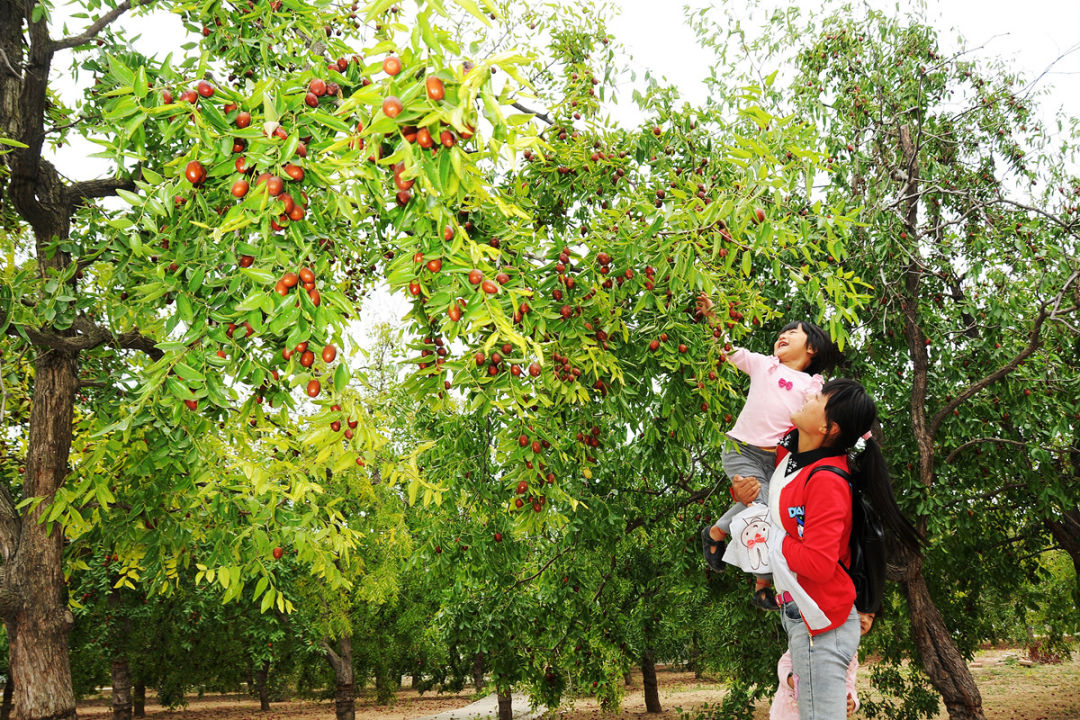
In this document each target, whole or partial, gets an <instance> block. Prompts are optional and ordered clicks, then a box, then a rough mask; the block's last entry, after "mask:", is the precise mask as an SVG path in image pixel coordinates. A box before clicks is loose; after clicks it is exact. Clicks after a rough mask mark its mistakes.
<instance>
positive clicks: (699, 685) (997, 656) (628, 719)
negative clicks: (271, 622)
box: [79, 650, 1080, 720]
mask: <svg viewBox="0 0 1080 720" xmlns="http://www.w3.org/2000/svg"><path fill="white" fill-rule="evenodd" d="M1021 658H1022V652H1017V651H1014V650H987V651H983V652H980V653H979V654H978V656H977V657H976V659H975V662H974V663H972V669H971V671H972V674H973V675H974V677H975V682H976V683H978V685H979V690H980V691H981V692H982V696H983V706H984V709H985V711H986V717H987V719H988V720H1078V719H1080V657H1074V658H1073V659H1072V660H1071V661H1068V662H1065V663H1062V664H1060V665H1035V666H1032V667H1025V666H1023V665H1021V664H1020V663H1019V662H1018V661H1019V660H1020V659H1021ZM658 680H659V684H660V702H661V705H662V707H663V712H662V713H661V714H659V715H650V714H648V713H646V712H645V700H644V696H643V695H642V689H641V676H640V675H639V674H635V676H634V677H633V679H632V682H631V684H630V686H629V687H628V688H627V695H626V698H625V699H624V700H623V704H622V708H621V710H620V711H619V712H618V713H617V714H613V715H609V716H608V717H610V718H612V720H679V717H680V712H679V709H680V708H681V710H682V712H683V713H687V714H689V715H690V717H693V716H694V715H695V714H697V711H698V709H700V708H701V707H702V706H703V705H705V704H709V705H714V704H715V703H717V702H719V701H720V700H721V699H722V698H723V695H724V689H723V686H721V685H720V684H719V683H718V682H716V680H715V679H709V678H704V679H700V680H698V679H695V678H694V675H693V673H688V672H679V671H675V670H671V669H663V668H661V669H660V670H659V672H658ZM859 685H860V692H863V693H866V692H869V683H868V674H863V676H862V677H860V682H859ZM474 699H475V696H473V695H472V694H471V693H460V694H445V695H438V694H433V693H426V694H425V695H424V696H422V697H421V696H419V695H418V694H417V693H416V692H414V691H411V690H402V691H401V692H399V693H398V699H397V702H395V703H394V704H393V705H389V706H386V705H377V704H375V701H374V699H373V698H361V699H359V700H358V701H357V707H356V716H357V720H418V719H419V718H424V717H428V716H431V715H436V714H438V713H441V712H445V711H447V710H455V709H458V708H461V707H464V706H466V705H469V704H470V703H471V702H472V701H473V700H474ZM148 700H149V698H148ZM146 715H147V717H151V718H153V717H157V718H161V719H164V718H168V719H169V720H210V719H211V718H212V719H214V720H218V719H220V720H315V718H320V719H324V718H325V719H327V720H330V719H332V718H333V717H334V709H333V704H332V703H328V702H322V703H316V702H304V701H293V702H283V703H274V704H273V706H272V708H271V710H270V711H269V712H266V713H262V712H259V705H258V702H256V701H253V700H252V699H251V698H250V697H248V696H245V695H228V696H210V697H204V698H199V699H194V698H193V699H192V701H191V703H190V704H189V705H188V706H187V708H185V709H183V710H176V711H169V710H165V709H163V708H161V707H159V706H158V705H156V704H152V703H148V704H147V708H146ZM109 716H110V709H109V707H108V704H107V700H92V701H87V702H85V703H80V705H79V717H80V718H108V717H109ZM554 716H555V720H597V718H602V717H603V715H602V713H601V712H600V709H599V706H598V705H597V703H596V702H595V701H593V700H590V699H582V700H578V701H576V702H574V703H573V704H572V705H571V704H569V703H567V704H566V705H564V707H562V708H560V709H559V710H557V711H556V712H555V713H554ZM768 717H769V708H768V703H767V702H762V703H761V704H759V706H758V707H757V709H756V712H755V713H754V720H768ZM946 718H947V715H946V713H945V712H944V710H942V712H940V713H939V714H938V716H937V718H936V719H935V720H946ZM605 720H606V719H605Z"/></svg>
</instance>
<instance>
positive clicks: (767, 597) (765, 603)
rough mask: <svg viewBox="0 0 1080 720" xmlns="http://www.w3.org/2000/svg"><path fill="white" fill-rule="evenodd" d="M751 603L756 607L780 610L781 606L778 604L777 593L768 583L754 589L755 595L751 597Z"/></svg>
mask: <svg viewBox="0 0 1080 720" xmlns="http://www.w3.org/2000/svg"><path fill="white" fill-rule="evenodd" d="M750 604H751V605H753V606H754V607H759V608H761V609H762V610H770V611H771V610H779V609H780V606H779V605H777V604H776V593H774V592H773V589H772V588H771V587H769V586H768V585H766V586H765V587H759V588H758V589H757V590H755V591H754V596H753V597H752V598H751V599H750Z"/></svg>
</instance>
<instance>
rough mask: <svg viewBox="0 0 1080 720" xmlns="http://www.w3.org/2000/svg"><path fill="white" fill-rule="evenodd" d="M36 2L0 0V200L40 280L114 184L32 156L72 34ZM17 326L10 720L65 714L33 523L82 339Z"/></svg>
mask: <svg viewBox="0 0 1080 720" xmlns="http://www.w3.org/2000/svg"><path fill="white" fill-rule="evenodd" d="M36 5H37V1H36V0H0V133H2V134H3V135H5V136H6V137H9V138H13V139H15V140H18V141H19V142H21V143H23V144H24V145H25V147H22V148H15V149H13V150H12V151H11V152H9V153H6V154H4V155H3V156H2V158H0V162H3V163H5V164H6V165H7V168H8V171H9V172H8V173H7V174H6V176H5V177H4V182H5V184H4V185H2V186H0V196H2V197H3V199H4V201H5V202H10V205H11V206H12V207H13V208H14V209H15V211H16V213H17V214H18V216H19V217H20V218H21V219H22V220H24V221H25V222H26V223H27V224H28V225H29V226H30V228H31V230H32V232H33V236H34V242H35V255H36V261H37V267H38V271H39V272H40V273H41V274H42V275H43V276H44V275H46V274H48V273H50V272H54V271H60V270H63V268H65V267H66V266H67V265H69V264H70V263H71V258H70V257H69V256H68V255H67V254H66V253H64V252H53V251H52V249H53V248H54V247H55V245H54V244H55V242H56V241H57V240H64V239H65V238H67V237H68V232H69V227H70V219H71V216H72V213H73V212H74V209H75V208H76V207H77V206H78V204H79V203H81V202H82V201H83V200H84V199H85V198H86V197H87V195H85V194H83V193H84V191H85V192H90V193H99V192H100V193H102V194H110V193H109V192H106V191H107V190H109V188H111V192H115V188H116V187H120V186H121V185H119V184H116V183H115V182H113V181H105V182H103V183H102V182H96V181H95V182H93V183H92V188H91V187H90V186H80V185H78V184H75V185H67V184H65V183H64V182H63V180H62V178H61V177H60V175H59V173H58V172H57V171H56V168H55V167H53V166H52V164H50V163H49V162H47V161H46V160H44V159H43V158H42V156H41V152H42V147H43V143H44V139H45V109H46V103H47V101H48V92H47V91H48V80H49V70H50V68H51V65H52V61H53V55H54V53H55V52H56V51H57V50H58V49H63V48H66V47H72V46H73V45H71V44H70V43H76V44H79V43H80V42H81V39H80V38H81V36H79V37H76V38H72V39H71V40H70V41H68V44H65V43H64V42H60V43H57V42H56V41H54V40H53V39H52V38H50V37H49V31H48V25H47V15H48V13H42V15H41V17H40V18H38V19H37V20H36V21H34V20H33V13H34V8H35V6H36ZM126 7H127V5H126V3H125V7H124V9H126ZM122 12H123V10H118V11H111V12H110V13H108V14H107V15H108V18H106V17H105V16H103V18H102V20H101V21H100V22H96V23H94V24H93V25H92V26H91V27H90V28H88V30H87V33H89V34H90V35H92V34H96V33H97V32H98V31H100V29H101V28H102V27H104V25H105V24H107V23H108V22H111V20H112V19H115V18H116V17H117V16H118V15H119V14H120V13H122ZM85 34H86V33H84V35H85ZM88 37H89V36H88ZM24 330H26V331H27V334H28V335H30V337H31V340H32V341H33V343H34V345H35V349H36V361H35V375H34V387H33V395H32V400H31V403H32V404H31V411H30V425H29V437H28V452H27V458H26V474H25V479H24V486H23V496H24V497H39V498H42V499H43V501H42V502H41V504H39V505H38V507H37V508H36V509H35V510H33V511H32V512H31V513H29V514H28V516H26V517H23V518H18V516H17V515H12V516H11V517H6V516H5V518H4V520H5V521H4V527H3V531H2V532H0V545H2V547H0V551H2V556H3V558H4V561H5V564H4V568H3V571H4V572H3V574H2V576H0V614H2V615H3V620H4V623H5V625H6V626H7V630H8V640H9V646H10V680H11V686H12V691H13V692H12V700H11V701H12V715H13V717H14V718H15V720H67V719H68V718H74V717H75V694H74V692H73V689H72V683H71V669H70V664H69V658H68V635H69V633H70V630H71V626H72V624H73V618H72V616H71V613H70V612H69V611H68V609H67V602H66V597H65V589H64V579H63V573H62V569H61V559H62V550H63V533H62V532H60V531H59V530H57V529H56V528H50V527H49V526H47V525H45V524H39V522H38V519H39V518H40V517H41V515H42V514H43V513H45V512H47V511H48V508H49V501H50V500H51V499H52V497H53V496H54V495H55V493H56V491H57V489H58V488H59V487H60V486H61V484H62V483H63V481H64V478H65V477H66V476H67V464H68V454H69V451H70V448H71V434H72V415H73V403H74V398H75V391H76V389H77V387H78V365H77V357H78V352H79V349H81V347H89V346H90V345H89V344H85V345H81V347H80V346H79V344H78V343H81V342H85V341H86V338H81V339H77V340H78V342H77V343H76V344H75V345H68V342H69V340H70V339H71V338H72V337H74V336H75V335H76V334H77V333H76V331H75V330H72V329H68V330H65V331H63V332H54V331H53V330H52V329H49V328H24ZM31 333H33V334H32V335H31ZM15 523H17V524H15ZM50 530H51V531H52V532H49V531H50Z"/></svg>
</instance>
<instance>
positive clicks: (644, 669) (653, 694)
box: [641, 648, 663, 713]
mask: <svg viewBox="0 0 1080 720" xmlns="http://www.w3.org/2000/svg"><path fill="white" fill-rule="evenodd" d="M641 683H642V685H644V687H645V711H646V712H651V713H658V712H663V710H662V709H661V708H660V686H659V684H658V683H657V681H656V658H655V656H654V653H653V650H652V648H649V649H648V650H646V651H645V653H644V654H643V655H642V656H641Z"/></svg>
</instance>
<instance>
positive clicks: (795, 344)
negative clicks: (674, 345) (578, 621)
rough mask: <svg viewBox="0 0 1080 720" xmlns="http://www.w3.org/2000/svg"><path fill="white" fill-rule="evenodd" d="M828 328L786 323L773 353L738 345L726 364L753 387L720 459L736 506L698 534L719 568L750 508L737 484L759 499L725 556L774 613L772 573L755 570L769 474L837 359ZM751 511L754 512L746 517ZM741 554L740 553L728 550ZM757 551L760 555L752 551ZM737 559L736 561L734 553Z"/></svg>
mask: <svg viewBox="0 0 1080 720" xmlns="http://www.w3.org/2000/svg"><path fill="white" fill-rule="evenodd" d="M698 309H699V312H700V313H701V314H702V315H703V316H704V317H706V318H707V319H709V320H710V322H712V321H713V320H714V318H715V315H714V313H713V311H712V301H710V300H709V299H708V297H706V296H704V295H702V296H701V297H700V298H699V299H698ZM839 355H840V354H839V351H838V350H837V348H836V345H835V344H834V343H833V342H832V340H831V339H830V338H829V335H828V333H826V332H825V331H824V330H822V329H821V328H819V327H818V326H817V325H814V324H813V323H810V322H806V321H800V322H792V323H788V324H787V325H786V326H785V327H784V328H783V329H782V330H781V331H780V336H779V337H778V338H777V339H776V342H775V343H774V344H773V354H772V355H761V354H758V353H754V352H750V351H749V350H746V349H744V348H737V349H736V350H735V351H734V352H733V353H731V354H730V355H728V358H727V359H728V361H729V362H730V363H731V364H732V365H734V366H735V367H737V368H739V369H740V370H742V371H743V372H745V373H746V374H747V375H749V376H750V391H749V393H748V394H747V397H746V404H745V405H744V406H743V409H742V411H741V412H740V413H739V417H738V419H737V420H736V421H735V426H734V427H732V428H731V430H730V431H729V432H728V439H729V440H730V444H729V447H728V449H726V450H725V452H724V454H723V457H722V461H723V467H724V472H725V474H726V475H727V476H728V477H729V478H730V479H731V481H732V488H731V489H732V499H734V500H736V502H735V504H733V505H732V506H731V508H730V509H728V511H727V512H725V513H724V514H723V516H721V517H720V519H719V520H717V521H716V523H715V524H714V525H712V526H711V527H709V528H706V529H705V530H704V531H703V532H702V543H703V546H704V554H705V561H706V562H707V563H708V564H709V566H710V567H711V568H713V569H714V570H720V569H722V567H723V566H722V565H721V563H720V561H721V554H720V553H718V550H719V548H720V543H721V542H723V541H724V540H725V539H726V538H727V537H728V535H731V534H732V528H731V526H732V520H734V519H735V517H736V516H737V515H739V513H742V512H743V511H745V510H747V506H746V505H745V504H743V503H742V502H739V501H738V500H739V499H740V498H739V497H737V494H739V493H740V491H741V489H742V488H745V490H744V491H742V497H741V499H743V500H749V501H750V502H752V503H757V504H761V507H760V508H757V507H755V510H758V509H760V511H761V512H760V513H757V514H755V513H753V512H750V513H747V514H746V515H744V516H743V517H742V518H741V519H740V522H739V527H738V528H737V530H736V532H737V534H738V535H739V536H740V540H741V541H742V542H740V543H737V545H738V547H737V548H736V547H734V546H732V547H729V552H727V553H724V554H723V555H724V557H723V559H724V560H726V561H728V562H731V563H732V564H735V565H739V566H740V567H742V568H743V569H744V570H746V571H747V572H751V573H754V574H755V575H757V581H756V585H755V589H754V596H753V603H754V605H756V606H757V607H760V608H762V609H765V610H776V609H777V605H776V600H775V596H774V595H773V593H772V589H771V588H770V587H769V583H770V580H771V576H770V575H768V573H767V572H761V573H758V572H757V570H758V568H759V566H760V564H761V560H763V558H764V557H767V554H768V553H767V552H765V550H766V546H767V540H768V525H767V522H766V520H765V517H766V515H767V512H766V508H765V505H764V503H765V501H766V498H768V496H769V491H768V487H769V478H770V477H772V473H773V469H774V466H775V465H776V443H777V441H779V439H780V438H781V437H782V436H783V435H784V433H786V432H787V431H788V429H789V428H790V427H791V413H792V412H793V411H795V410H798V409H799V408H800V407H802V405H803V401H804V400H805V399H806V397H807V395H809V394H811V393H812V392H816V391H818V390H820V389H821V386H822V384H823V382H824V381H823V380H822V378H821V375H820V373H822V372H827V371H829V370H831V369H832V368H833V367H834V366H835V365H836V363H837V361H838V360H839V359H840V357H839ZM750 516H753V517H750ZM736 550H738V551H741V556H739V553H736V552H733V551H736ZM755 552H756V553H758V555H760V556H761V557H760V558H759V557H758V556H756V555H755V554H754V553H755ZM736 556H738V559H735V557H736Z"/></svg>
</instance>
